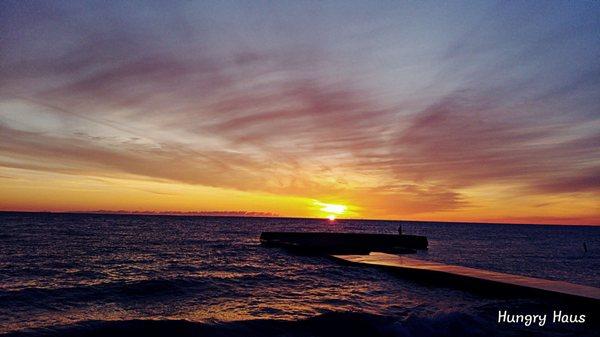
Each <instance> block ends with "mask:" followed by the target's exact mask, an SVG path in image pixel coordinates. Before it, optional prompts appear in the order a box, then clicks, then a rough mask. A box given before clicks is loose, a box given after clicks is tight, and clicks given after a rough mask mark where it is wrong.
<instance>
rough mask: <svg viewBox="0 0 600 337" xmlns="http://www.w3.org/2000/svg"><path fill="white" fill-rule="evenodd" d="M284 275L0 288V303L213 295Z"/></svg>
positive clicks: (269, 280)
mask: <svg viewBox="0 0 600 337" xmlns="http://www.w3.org/2000/svg"><path fill="white" fill-rule="evenodd" d="M285 281H286V280H285V278H282V277H279V276H276V275H272V274H265V273H254V274H242V275H234V276H231V277H222V276H221V277H220V276H203V277H185V278H175V279H149V280H139V281H115V282H105V283H99V284H91V285H79V286H73V287H57V288H33V287H32V288H24V289H19V290H4V291H0V303H3V305H5V306H8V305H10V304H13V305H23V304H39V303H40V302H44V301H49V302H52V301H60V302H61V303H80V302H90V301H102V300H107V301H112V302H126V301H129V300H131V299H138V300H139V299H144V298H147V299H151V298H155V297H160V296H180V295H186V294H189V293H191V292H193V293H194V294H195V295H196V294H198V293H200V294H206V296H210V297H214V296H220V295H226V294H227V293H229V292H235V291H239V290H240V289H239V288H240V285H246V286H248V285H249V284H262V283H265V282H269V283H276V282H279V283H281V282H285Z"/></svg>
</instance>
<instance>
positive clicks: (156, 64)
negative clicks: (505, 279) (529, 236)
mask: <svg viewBox="0 0 600 337" xmlns="http://www.w3.org/2000/svg"><path fill="white" fill-rule="evenodd" d="M1 6H2V7H3V8H2V10H0V12H1V13H2V14H0V15H1V17H0V21H2V24H1V25H2V26H1V32H2V33H1V34H2V39H0V41H1V42H0V44H1V45H0V47H1V48H2V50H5V51H7V52H6V53H2V56H0V64H1V65H2V67H1V69H0V109H1V110H0V133H1V134H2V138H3V140H2V142H1V143H0V166H2V167H10V168H22V169H27V170H37V171H42V172H61V173H67V174H72V175H80V176H95V177H103V176H107V177H116V176H122V175H132V176H140V177H147V178H151V179H156V180H160V181H173V182H181V183H186V184H197V185H205V186H213V187H222V188H227V189H234V190H243V191H259V192H266V193H274V194H282V195H296V196H306V197H310V198H321V197H325V198H326V197H334V196H342V197H343V198H344V199H346V200H349V201H351V202H353V203H354V204H356V205H360V207H362V208H363V209H364V210H368V211H369V212H372V214H384V215H385V214H387V215H394V216H402V215H407V214H426V213H431V212H448V211H452V210H461V209H468V208H469V207H473V206H474V204H473V200H472V199H470V197H469V195H468V193H466V192H465V191H466V190H468V189H470V188H477V187H479V186H490V185H499V186H507V185H510V186H513V187H514V189H515V191H518V192H514V193H517V194H518V195H519V196H527V195H531V196H533V195H544V194H553V195H556V194H573V195H576V194H581V196H580V197H581V198H595V197H598V194H599V193H600V187H599V186H598V181H599V180H600V176H599V174H600V171H599V167H600V153H599V152H598V149H599V148H600V146H599V145H600V133H598V126H600V124H599V123H600V120H599V115H598V111H600V101H599V100H598V97H600V96H599V94H600V90H599V89H600V82H599V80H598V79H599V78H600V77H599V76H598V74H599V72H600V66H598V63H597V59H598V58H599V57H600V49H599V47H598V46H599V45H600V44H599V43H598V36H597V34H595V33H594V32H597V29H598V22H597V14H598V13H599V12H600V9H599V7H598V6H596V5H594V4H577V5H573V6H566V5H565V6H562V5H561V6H558V7H561V8H555V7H556V6H549V5H548V6H547V5H535V4H487V3H485V4H484V3H482V4H480V5H478V6H470V7H468V8H466V7H465V8H462V7H461V6H458V5H457V7H456V8H452V9H447V11H445V12H443V13H442V12H439V11H438V10H437V9H435V8H434V7H435V6H432V5H429V4H421V5H420V6H421V7H420V6H415V7H414V8H410V9H411V10H410V11H409V10H407V9H406V8H403V7H402V6H400V7H395V6H390V8H388V6H387V5H384V4H380V5H372V6H369V7H370V8H368V10H365V8H363V5H361V4H351V5H349V6H348V7H347V8H343V9H342V8H336V7H337V6H333V5H332V8H329V6H323V8H321V9H320V11H319V12H318V13H319V14H318V15H313V16H309V15H304V16H303V15H297V14H298V13H303V14H307V13H312V12H313V9H311V8H308V7H310V6H308V7H306V6H300V5H298V6H297V5H291V4H290V5H285V6H284V5H281V6H274V7H273V8H269V10H270V13H271V14H270V16H269V15H267V14H265V13H267V12H265V11H261V10H258V9H247V8H246V9H244V8H242V7H243V5H242V4H234V3H231V4H218V5H217V4H199V3H187V2H182V3H176V4H172V5H169V7H168V8H166V7H165V5H164V4H160V3H153V4H146V5H145V6H144V8H143V10H142V8H137V7H136V6H134V5H125V4H93V5H92V4H91V3H85V2H84V3H81V4H78V5H75V4H72V3H70V2H54V3H49V4H30V3H18V2H16V3H13V2H4V3H3V4H2V5H1ZM512 6H517V7H519V8H513V7H512ZM383 7H386V8H383ZM563 7H564V8H563ZM244 10H247V11H244ZM421 12H422V13H427V15H421V14H422V13H421ZM242 13H244V15H242ZM294 13H295V14H294ZM419 13H421V14H419ZM464 13H469V15H468V16H467V19H465V18H464V15H463V14H464ZM42 14H43V15H42ZM293 14H294V15H293ZM414 15H421V16H420V17H421V20H414V19H411V18H412V17H413V16H414ZM442 17H443V19H444V20H441V18H442ZM359 19H360V20H359ZM575 19H576V20H575ZM351 24H354V26H352V25H351ZM356 25H358V26H356ZM351 26H352V27H351ZM353 27H354V28H353ZM532 209H536V208H535V207H532ZM537 209H539V208H537Z"/></svg>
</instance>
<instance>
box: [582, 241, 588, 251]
mask: <svg viewBox="0 0 600 337" xmlns="http://www.w3.org/2000/svg"><path fill="white" fill-rule="evenodd" d="M583 251H584V252H586V253H587V245H586V244H585V241H584V242H583Z"/></svg>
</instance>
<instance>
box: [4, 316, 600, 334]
mask: <svg viewBox="0 0 600 337" xmlns="http://www.w3.org/2000/svg"><path fill="white" fill-rule="evenodd" d="M487 322H488V323H486V321H484V320H482V319H481V318H478V317H475V316H470V315H468V314H465V313H461V312H450V313H440V314H437V315H434V316H430V317H423V316H412V317H409V318H407V319H403V320H401V319H400V318H398V317H389V316H379V315H373V314H367V313H358V312H329V313H325V314H322V315H319V316H314V317H311V318H307V319H302V320H296V321H289V320H267V319H261V320H246V321H233V322H221V323H198V322H190V321H185V320H122V321H82V322H78V323H75V324H71V325H63V326H54V327H45V328H40V329H28V330H22V331H16V332H11V333H8V334H4V335H2V336H3V337H54V336H64V337H75V336H78V337H100V336H112V337H121V336H123V337H125V336H147V337H159V336H180V337H187V336H215V337H220V336H223V337H224V336H228V337H234V336H244V337H248V336H261V337H276V336H281V337H283V336H286V337H303V336H315V337H319V336H345V337H355V336H356V337H359V336H360V337H363V336H373V337H378V336H381V337H391V336H398V337H425V336H438V337H446V336H448V337H449V336H486V337H493V336H522V335H539V334H540V332H543V335H545V336H563V337H566V336H593V334H592V332H589V331H587V332H586V331H581V330H579V331H556V330H544V331H532V330H531V329H529V330H522V329H521V330H519V329H514V330H510V329H502V330H500V329H499V328H498V326H497V325H496V324H494V323H493V322H492V323H489V321H487Z"/></svg>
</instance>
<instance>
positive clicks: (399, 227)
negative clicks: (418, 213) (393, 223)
mask: <svg viewBox="0 0 600 337" xmlns="http://www.w3.org/2000/svg"><path fill="white" fill-rule="evenodd" d="M398 235H402V225H400V226H398Z"/></svg>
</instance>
